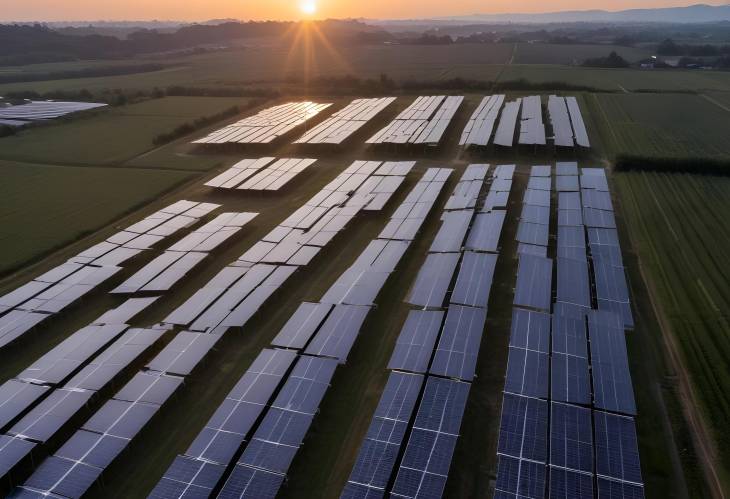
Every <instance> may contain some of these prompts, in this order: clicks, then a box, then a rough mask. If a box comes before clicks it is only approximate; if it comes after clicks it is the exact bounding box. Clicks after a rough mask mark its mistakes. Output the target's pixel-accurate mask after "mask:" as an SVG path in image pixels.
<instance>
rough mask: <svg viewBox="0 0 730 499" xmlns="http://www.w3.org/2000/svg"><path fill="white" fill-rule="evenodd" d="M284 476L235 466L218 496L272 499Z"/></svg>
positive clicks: (228, 498) (239, 498) (221, 498)
mask: <svg viewBox="0 0 730 499" xmlns="http://www.w3.org/2000/svg"><path fill="white" fill-rule="evenodd" d="M282 483H284V475H281V474H277V473H271V472H269V471H266V470H262V469H256V468H252V467H250V466H241V465H237V466H234V467H233V472H231V475H230V476H229V477H228V480H226V483H225V485H224V486H223V489H221V491H220V493H219V494H218V498H219V499H234V498H235V499H243V498H250V499H274V498H275V497H276V494H277V492H278V491H279V488H280V487H281V484H282Z"/></svg>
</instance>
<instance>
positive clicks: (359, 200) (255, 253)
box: [165, 161, 414, 331]
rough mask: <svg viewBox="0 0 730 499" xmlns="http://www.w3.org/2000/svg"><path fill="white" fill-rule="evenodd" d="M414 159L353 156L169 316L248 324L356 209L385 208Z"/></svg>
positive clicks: (199, 326) (202, 325) (195, 323)
mask: <svg viewBox="0 0 730 499" xmlns="http://www.w3.org/2000/svg"><path fill="white" fill-rule="evenodd" d="M413 164H414V163H412V162H399V163H388V162H385V163H383V162H380V161H355V162H354V163H352V164H351V165H350V166H349V167H348V168H346V169H345V170H344V171H343V173H341V174H340V175H338V176H337V177H336V178H335V179H334V180H333V181H332V182H330V183H329V184H327V185H326V186H325V187H323V188H322V190H321V191H320V192H318V193H317V194H316V195H315V196H314V197H312V198H311V199H310V200H309V201H308V202H307V203H305V204H304V206H302V207H301V208H299V209H298V210H296V211H295V212H294V213H293V214H292V215H290V216H289V217H288V218H287V219H286V220H284V221H283V222H282V223H281V224H279V225H278V226H277V227H275V228H274V229H273V230H272V231H271V232H270V233H269V234H268V235H266V236H264V237H263V239H261V240H260V241H258V242H257V243H255V244H254V245H253V246H252V247H251V248H250V249H249V250H247V251H246V252H245V253H244V254H242V255H241V256H240V257H239V258H238V260H237V261H235V262H233V263H231V264H230V265H228V266H227V267H226V268H224V269H223V270H222V271H221V272H220V273H219V275H218V276H217V277H216V278H214V279H212V280H211V281H210V282H208V283H207V284H206V285H205V286H204V287H203V288H201V289H200V290H198V292H196V293H195V294H194V295H193V296H191V297H190V299H188V300H187V301H186V302H185V303H183V304H182V305H180V306H179V307H178V308H177V309H176V310H174V311H173V312H172V313H171V314H170V315H169V316H168V317H167V318H166V319H165V322H167V323H170V324H177V325H181V326H189V329H191V330H193V331H210V330H214V329H216V328H218V327H220V328H227V327H232V326H241V325H243V324H245V323H246V322H247V321H248V319H249V318H250V317H251V316H252V315H253V314H255V313H256V311H257V310H258V308H259V307H260V306H261V305H262V304H263V302H264V301H266V299H268V297H269V296H270V295H271V294H273V293H274V292H275V291H276V289H278V287H279V285H280V284H281V283H282V282H283V281H284V280H286V279H287V278H288V277H289V275H291V274H292V273H293V272H295V271H296V269H297V268H298V267H300V266H303V265H307V264H308V263H309V262H310V261H311V260H312V259H313V258H314V257H315V256H316V255H317V254H318V253H319V251H321V249H322V248H323V247H325V246H326V245H327V244H328V243H329V242H330V241H331V240H332V239H333V238H334V237H335V236H336V235H337V234H339V233H340V232H341V231H343V230H344V229H345V228H346V227H347V226H348V225H349V224H350V222H351V221H352V220H353V219H354V218H355V217H356V216H357V215H358V213H360V212H361V211H373V210H379V209H381V208H382V207H383V206H384V205H385V203H386V202H387V201H388V200H389V199H390V197H392V195H393V194H394V193H395V191H396V190H397V188H398V187H399V186H400V184H401V183H402V182H403V180H404V179H405V175H406V174H407V173H408V172H409V171H410V169H411V168H412V167H413ZM384 184H386V186H385V187H384V186H383V185H384Z"/></svg>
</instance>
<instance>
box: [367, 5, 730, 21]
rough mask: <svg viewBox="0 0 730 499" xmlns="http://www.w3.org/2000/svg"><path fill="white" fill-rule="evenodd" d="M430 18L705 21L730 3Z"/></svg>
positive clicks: (728, 13)
mask: <svg viewBox="0 0 730 499" xmlns="http://www.w3.org/2000/svg"><path fill="white" fill-rule="evenodd" d="M430 20H432V21H442V22H447V23H542V24H544V23H574V22H600V23H606V22H612V23H708V22H718V21H730V4H727V5H705V4H697V5H690V6H688V7H670V8H659V9H629V10H620V11H615V12H611V11H606V10H574V11H563V12H545V13H539V14H473V15H467V16H453V17H440V18H432V19H430ZM423 21H424V20H423V19H421V20H415V19H414V20H404V21H398V20H393V21H376V22H375V24H378V25H381V26H387V25H392V26H396V25H398V24H408V23H421V24H422V23H423Z"/></svg>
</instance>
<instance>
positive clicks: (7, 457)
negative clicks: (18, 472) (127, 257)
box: [0, 435, 36, 477]
mask: <svg viewBox="0 0 730 499" xmlns="http://www.w3.org/2000/svg"><path fill="white" fill-rule="evenodd" d="M35 446H36V444H35V442H30V441H28V440H24V439H22V438H17V437H10V436H8V435H0V476H2V477H5V476H7V474H8V473H10V472H11V471H12V470H13V469H14V468H15V466H17V465H18V463H20V462H21V461H22V460H23V459H25V458H26V457H27V456H29V455H30V453H31V451H32V450H33V448H34V447H35Z"/></svg>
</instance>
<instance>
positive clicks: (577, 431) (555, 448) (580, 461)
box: [550, 402, 593, 489]
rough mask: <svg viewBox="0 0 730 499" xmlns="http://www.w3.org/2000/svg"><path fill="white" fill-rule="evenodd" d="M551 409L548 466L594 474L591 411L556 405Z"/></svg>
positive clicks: (553, 404) (552, 405)
mask: <svg viewBox="0 0 730 499" xmlns="http://www.w3.org/2000/svg"><path fill="white" fill-rule="evenodd" d="M550 410H551V416H550V465H551V466H555V467H558V468H566V469H569V470H574V471H582V472H585V473H589V474H591V473H593V427H592V426H591V410H590V409H585V408H583V407H577V406H574V405H568V404H560V403H557V402H552V403H551V404H550ZM591 489H592V487H591Z"/></svg>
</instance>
